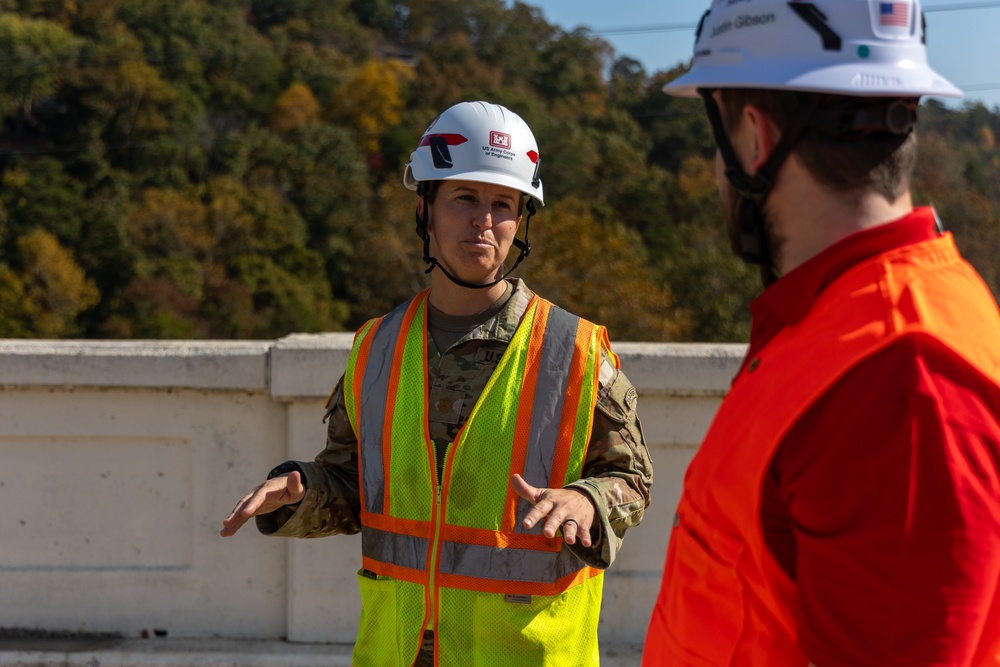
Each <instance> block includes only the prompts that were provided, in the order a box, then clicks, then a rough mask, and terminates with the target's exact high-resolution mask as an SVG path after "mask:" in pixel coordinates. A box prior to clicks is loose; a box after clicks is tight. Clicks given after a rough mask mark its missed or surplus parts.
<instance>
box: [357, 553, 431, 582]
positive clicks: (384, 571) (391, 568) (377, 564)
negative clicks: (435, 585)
mask: <svg viewBox="0 0 1000 667" xmlns="http://www.w3.org/2000/svg"><path fill="white" fill-rule="evenodd" d="M361 567H363V568H364V569H366V570H368V571H369V572H374V573H375V574H378V575H381V576H383V577H392V578H393V579H399V580H400V581H408V582H410V583H411V584H423V585H426V584H427V570H414V569H413V568H411V567H403V566H402V565H394V564H392V563H384V562H382V561H378V560H374V559H372V558H368V557H366V556H362V557H361Z"/></svg>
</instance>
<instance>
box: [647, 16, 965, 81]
mask: <svg viewBox="0 0 1000 667" xmlns="http://www.w3.org/2000/svg"><path fill="white" fill-rule="evenodd" d="M699 88H768V89H775V90H797V91H804V92H816V93H834V94H838V95H852V96H859V97H919V96H921V95H933V96H938V97H961V96H962V91H960V90H959V89H958V88H956V87H955V86H953V85H952V84H951V83H949V82H948V81H947V80H946V79H945V78H944V77H942V76H941V75H940V74H938V73H937V72H935V71H934V70H933V69H931V67H930V66H929V65H928V63H927V49H926V47H925V34H924V22H923V14H922V13H921V10H920V3H919V0H894V1H892V2H880V1H879V0H817V1H815V2H796V1H792V2H788V1H787V0H715V1H714V2H713V4H712V7H711V9H710V10H709V11H708V12H707V13H706V15H705V16H704V17H703V18H702V21H701V24H700V25H699V28H698V33H697V36H696V39H695V46H694V57H693V58H692V61H691V69H690V71H689V72H687V73H686V74H684V75H683V76H681V77H680V78H678V79H676V80H674V81H672V82H670V83H668V84H667V85H666V86H664V88H663V90H664V92H666V93H669V94H671V95H678V96H681V97H697V96H698V92H697V90H698V89H699Z"/></svg>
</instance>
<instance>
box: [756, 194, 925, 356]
mask: <svg viewBox="0 0 1000 667" xmlns="http://www.w3.org/2000/svg"><path fill="white" fill-rule="evenodd" d="M935 220H936V216H935V214H934V210H933V209H932V208H931V207H929V206H923V207H919V208H915V209H913V211H911V212H910V213H909V214H907V215H906V216H904V217H902V218H900V219H898V220H895V221H893V222H890V223H887V224H884V225H879V226H878V227H872V228H871V229H865V230H862V231H859V232H855V233H854V234H851V235H850V236H848V237H846V238H844V239H841V240H840V241H838V242H837V243H835V244H833V245H832V246H830V247H829V248H827V249H826V250H824V251H823V252H821V253H819V254H818V255H816V256H815V257H813V258H812V259H810V260H809V261H807V262H805V263H804V264H802V265H801V266H799V267H796V268H795V269H794V270H792V271H790V272H789V273H787V274H785V275H784V276H782V277H781V278H780V279H778V280H777V281H776V282H775V283H774V284H773V285H771V286H770V287H768V288H767V289H766V290H764V292H763V293H762V294H761V295H760V296H759V297H757V299H755V300H754V302H753V303H752V304H751V306H750V312H751V315H752V316H753V323H754V324H753V331H752V332H751V335H750V339H751V341H753V340H754V339H755V337H757V336H755V334H757V333H759V334H763V333H764V332H762V331H758V329H759V328H760V325H764V324H765V323H767V322H770V323H771V325H772V326H775V325H776V326H778V327H782V326H788V325H791V324H795V323H796V322H798V321H799V320H801V319H802V318H803V317H805V315H806V313H808V312H809V309H810V308H811V307H812V304H813V302H815V301H816V298H817V297H818V296H819V294H820V292H822V291H823V290H824V289H825V288H826V287H827V286H828V285H830V283H832V282H833V281H834V280H836V279H837V278H839V277H840V276H841V275H843V274H844V272H845V271H847V270H848V269H850V268H851V267H853V266H856V265H857V264H860V263H861V262H863V261H865V260H867V259H870V258H872V257H875V256H876V255H880V254H882V253H884V252H887V251H889V250H894V249H896V248H900V247H903V246H907V245H912V244H914V243H920V242H922V241H927V240H930V239H932V238H934V237H935V236H937V234H938V231H937V226H936V224H935ZM775 320H777V321H775Z"/></svg>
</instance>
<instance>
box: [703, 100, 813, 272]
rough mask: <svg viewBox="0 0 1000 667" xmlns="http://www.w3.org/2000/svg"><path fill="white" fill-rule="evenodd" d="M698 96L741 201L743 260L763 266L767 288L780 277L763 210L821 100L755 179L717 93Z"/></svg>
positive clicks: (808, 105) (786, 134)
mask: <svg viewBox="0 0 1000 667" xmlns="http://www.w3.org/2000/svg"><path fill="white" fill-rule="evenodd" d="M698 92H699V93H700V94H701V97H702V99H703V100H705V110H706V112H707V114H708V120H709V122H710V123H711V125H712V135H713V136H714V137H715V145H716V146H718V148H719V154H720V155H721V156H722V162H723V164H724V165H725V167H726V172H725V173H726V180H728V181H729V184H730V185H732V187H733V190H734V191H735V192H736V194H737V195H739V197H740V206H739V221H738V223H739V229H740V237H739V244H740V247H739V252H740V257H741V258H742V259H743V261H744V262H747V263H748V264H759V265H760V274H761V280H763V282H764V286H765V287H766V286H768V285H770V284H771V283H773V282H774V281H775V280H777V275H776V274H775V271H774V266H773V260H772V257H771V253H770V249H769V247H768V238H767V229H766V227H765V225H764V218H763V215H762V214H761V208H762V207H763V205H764V201H765V200H766V199H767V195H768V194H769V193H770V192H771V188H772V187H773V186H774V178H775V175H776V174H777V173H778V170H779V169H780V168H781V165H782V163H784V161H785V158H787V157H788V154H789V153H791V152H792V148H794V147H795V144H796V142H798V140H799V138H800V137H801V136H802V133H803V132H805V130H806V128H807V127H808V126H809V123H810V122H811V120H812V116H813V114H814V113H815V111H816V108H817V106H818V103H819V100H818V98H816V97H815V96H809V97H807V98H806V101H805V104H804V106H803V108H802V109H801V111H800V113H798V114H796V116H795V120H794V121H793V122H792V123H791V125H790V126H789V127H786V128H782V129H781V139H779V140H778V144H777V145H776V146H775V147H774V150H773V151H771V154H770V155H769V156H768V158H767V161H766V162H765V163H764V164H763V165H762V166H761V168H760V169H758V170H757V171H756V172H755V173H754V174H753V175H752V176H751V175H750V174H747V173H746V172H745V171H743V168H742V167H740V163H739V161H738V160H737V159H736V152H735V151H734V150H733V145H732V143H731V142H730V141H729V136H728V135H727V134H726V130H725V126H724V125H723V123H722V113H721V112H720V110H719V105H718V104H717V103H716V101H715V98H714V97H713V96H712V92H713V91H712V90H711V89H705V88H702V89H699V91H698Z"/></svg>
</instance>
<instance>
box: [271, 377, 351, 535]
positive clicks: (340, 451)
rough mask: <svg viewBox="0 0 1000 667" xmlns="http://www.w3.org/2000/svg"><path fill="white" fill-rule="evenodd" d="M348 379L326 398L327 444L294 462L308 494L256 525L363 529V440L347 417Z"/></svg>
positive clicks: (338, 531) (300, 530)
mask: <svg viewBox="0 0 1000 667" xmlns="http://www.w3.org/2000/svg"><path fill="white" fill-rule="evenodd" d="M343 382H344V379H343V377H342V378H341V379H340V382H338V383H337V387H336V388H335V389H334V390H333V394H331V396H330V400H329V402H328V403H327V406H328V408H327V412H326V417H325V420H326V421H327V431H326V448H325V449H323V451H322V452H320V453H319V454H318V455H317V456H316V459H315V460H314V461H312V462H305V461H295V462H292V463H294V464H295V466H296V467H297V468H298V469H299V471H300V472H301V473H302V474H303V475H304V477H305V482H306V495H305V498H303V499H302V502H300V503H299V504H298V505H289V506H287V507H282V508H281V509H279V510H276V511H274V512H271V513H270V514H264V515H261V516H258V517H257V518H256V519H257V529H258V530H260V532H262V533H264V534H265V535H274V536H276V537H325V536H327V535H352V534H354V533H357V532H359V531H360V530H361V501H360V494H359V489H358V445H357V441H358V439H357V436H356V435H355V434H354V430H353V429H352V428H351V423H350V421H349V420H348V419H347V409H346V407H345V406H344V392H343ZM283 465H285V464H283ZM280 467H281V466H279V468H280Z"/></svg>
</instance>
